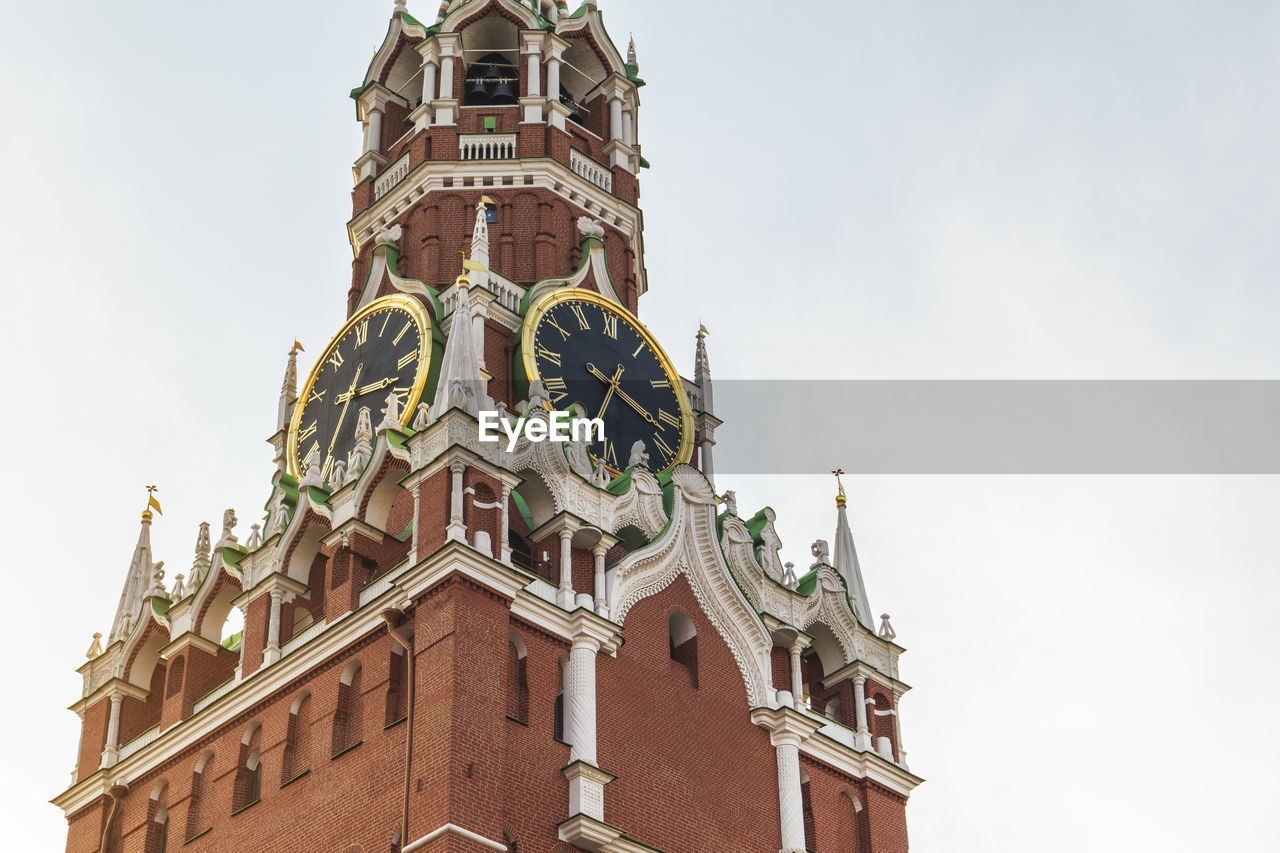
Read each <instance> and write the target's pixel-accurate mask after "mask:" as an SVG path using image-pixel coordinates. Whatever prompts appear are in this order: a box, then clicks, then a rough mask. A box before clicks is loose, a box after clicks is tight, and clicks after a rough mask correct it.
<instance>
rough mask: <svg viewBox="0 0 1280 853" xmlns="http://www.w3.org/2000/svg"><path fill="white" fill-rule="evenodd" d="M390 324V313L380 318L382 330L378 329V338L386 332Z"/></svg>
mask: <svg viewBox="0 0 1280 853" xmlns="http://www.w3.org/2000/svg"><path fill="white" fill-rule="evenodd" d="M390 322H391V312H390V311H388V312H387V313H386V314H385V315H383V317H382V328H380V329H378V337H382V333H383V332H385V331H386V330H387V324H388V323H390Z"/></svg>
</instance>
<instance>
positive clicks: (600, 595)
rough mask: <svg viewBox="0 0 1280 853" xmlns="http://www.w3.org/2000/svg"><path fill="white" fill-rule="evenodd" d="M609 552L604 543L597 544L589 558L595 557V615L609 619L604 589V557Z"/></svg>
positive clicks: (607, 600)
mask: <svg viewBox="0 0 1280 853" xmlns="http://www.w3.org/2000/svg"><path fill="white" fill-rule="evenodd" d="M608 551H609V546H607V545H606V544H605V543H604V542H599V543H597V544H596V546H595V547H594V548H592V549H591V556H593V557H595V575H594V578H593V580H594V586H595V590H594V592H595V602H594V604H595V608H596V615H598V616H603V617H605V618H606V619H608V618H609V599H608V597H607V596H606V595H605V588H604V555H605V554H607V553H608Z"/></svg>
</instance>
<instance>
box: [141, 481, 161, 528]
mask: <svg viewBox="0 0 1280 853" xmlns="http://www.w3.org/2000/svg"><path fill="white" fill-rule="evenodd" d="M159 489H160V487H159V486H147V505H146V506H145V507H143V509H142V519H143V521H150V520H151V518H152V516H151V509H152V507H154V508H155V511H156V512H158V513H160V514H161V515H164V510H162V509H161V508H160V501H158V500H156V496H155V493H156V492H157V491H159Z"/></svg>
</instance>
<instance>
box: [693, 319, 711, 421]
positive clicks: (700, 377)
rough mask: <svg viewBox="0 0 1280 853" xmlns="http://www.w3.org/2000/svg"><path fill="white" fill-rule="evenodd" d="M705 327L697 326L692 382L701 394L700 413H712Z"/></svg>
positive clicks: (709, 362)
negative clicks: (696, 344)
mask: <svg viewBox="0 0 1280 853" xmlns="http://www.w3.org/2000/svg"><path fill="white" fill-rule="evenodd" d="M709 334H710V332H708V331H707V327H706V326H704V325H702V324H701V323H699V324H698V348H697V352H696V353H695V354H694V359H693V382H694V384H695V385H697V386H698V391H699V392H700V393H701V394H702V411H704V412H714V411H715V407H714V406H713V405H712V404H711V360H710V359H709V358H707V335H709Z"/></svg>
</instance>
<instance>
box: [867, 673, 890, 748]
mask: <svg viewBox="0 0 1280 853" xmlns="http://www.w3.org/2000/svg"><path fill="white" fill-rule="evenodd" d="M867 711H868V714H867V716H868V717H869V718H870V719H869V720H868V722H869V723H870V726H871V734H872V736H873V737H874V738H875V747H876V752H878V753H880V754H881V755H883V756H884V757H885V758H887V759H889V760H890V761H896V760H897V759H896V758H895V756H896V755H897V754H898V745H897V743H895V741H896V740H897V738H896V737H895V733H894V728H895V727H894V725H893V716H894V709H893V700H891V699H890V698H889V697H888V696H886V695H885V694H884V693H882V692H880V691H879V690H877V691H876V692H875V693H873V694H872V695H871V701H870V702H868V703H867Z"/></svg>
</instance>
